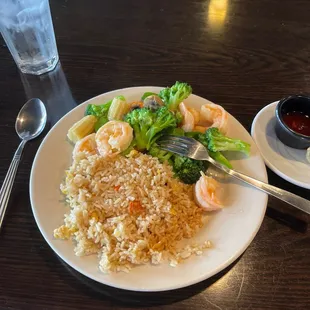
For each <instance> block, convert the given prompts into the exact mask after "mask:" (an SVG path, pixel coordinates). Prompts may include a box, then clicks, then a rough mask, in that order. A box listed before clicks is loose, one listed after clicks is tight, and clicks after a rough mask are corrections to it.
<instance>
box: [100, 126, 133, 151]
mask: <svg viewBox="0 0 310 310" xmlns="http://www.w3.org/2000/svg"><path fill="white" fill-rule="evenodd" d="M132 139H133V130H132V128H131V126H130V125H129V124H128V123H125V122H121V121H110V122H107V123H106V124H104V125H103V126H102V127H101V128H100V129H99V130H98V131H97V133H96V143H97V148H98V151H99V154H100V155H102V156H114V155H117V154H119V153H120V152H122V151H125V150H126V149H127V148H128V147H129V145H130V143H131V141H132Z"/></svg>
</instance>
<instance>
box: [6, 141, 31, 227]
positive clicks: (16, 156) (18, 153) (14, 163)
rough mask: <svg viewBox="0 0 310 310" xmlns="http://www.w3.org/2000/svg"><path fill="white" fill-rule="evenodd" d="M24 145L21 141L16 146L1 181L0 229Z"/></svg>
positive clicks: (24, 142)
mask: <svg viewBox="0 0 310 310" xmlns="http://www.w3.org/2000/svg"><path fill="white" fill-rule="evenodd" d="M25 144H26V141H25V140H23V141H22V142H21V143H20V144H19V146H18V148H17V150H16V152H15V154H14V157H13V159H12V162H11V165H10V168H9V170H8V172H7V174H6V176H5V179H4V181H3V184H2V186H1V190H0V228H1V226H2V222H3V218H4V215H5V211H6V207H7V205H8V202H9V198H10V194H11V190H12V187H13V183H14V180H15V175H16V172H17V168H18V165H19V162H20V158H21V155H22V152H23V149H24V146H25Z"/></svg>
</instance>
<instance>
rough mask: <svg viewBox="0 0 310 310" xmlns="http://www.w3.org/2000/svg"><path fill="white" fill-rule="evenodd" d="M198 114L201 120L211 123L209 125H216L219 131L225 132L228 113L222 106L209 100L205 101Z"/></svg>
mask: <svg viewBox="0 0 310 310" xmlns="http://www.w3.org/2000/svg"><path fill="white" fill-rule="evenodd" d="M200 116H201V119H202V120H203V121H207V122H209V123H211V126H209V127H217V128H218V129H219V131H220V132H222V133H223V134H226V132H227V125H228V113H227V112H226V111H225V109H224V108H223V107H221V106H220V105H218V104H214V103H211V102H210V103H207V104H205V105H203V106H202V107H201V110H200Z"/></svg>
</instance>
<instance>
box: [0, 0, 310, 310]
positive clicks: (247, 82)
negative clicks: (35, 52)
mask: <svg viewBox="0 0 310 310" xmlns="http://www.w3.org/2000/svg"><path fill="white" fill-rule="evenodd" d="M214 2H216V1H212V3H211V2H210V1H198V0H196V1H191V0H179V1H166V0H156V1H155V0H149V1H141V0H130V1H128V0H127V1H126V0H114V1H102V0H93V1H86V0H74V1H73V0H51V1H50V4H51V9H52V14H53V20H54V27H55V32H56V37H57V42H58V49H59V55H60V59H61V65H59V67H58V68H57V70H56V71H54V72H52V73H50V74H46V75H43V76H41V77H33V76H24V75H22V74H20V73H19V71H18V70H17V68H16V66H15V64H14V62H13V60H12V58H11V56H10V54H9V51H8V49H7V47H6V46H5V44H4V42H3V41H1V44H0V76H1V77H2V78H1V79H0V144H1V152H0V181H1V182H2V180H3V179H4V176H5V173H6V171H7V169H8V166H9V164H10V160H11V158H12V155H13V152H14V151H15V149H16V147H17V145H18V138H17V137H16V135H15V132H14V122H15V117H16V115H17V113H18V111H19V109H20V107H21V106H22V104H23V103H24V102H25V100H26V99H27V98H30V97H40V98H41V99H43V100H44V101H45V102H46V104H47V108H48V112H49V126H51V125H53V124H54V123H55V122H56V121H57V119H59V118H60V117H61V116H62V115H63V114H64V113H66V112H67V111H69V110H70V109H72V108H73V107H74V106H75V105H77V104H79V103H81V102H83V101H84V100H86V99H88V98H91V97H93V96H95V95H98V94H100V93H103V92H106V91H109V90H113V89H117V88H122V87H128V86H137V85H163V86H165V85H169V84H171V83H173V82H174V81H175V80H184V81H187V82H189V83H190V84H191V85H192V86H193V88H194V91H195V93H196V94H198V95H201V96H203V97H206V98H209V99H210V100H213V101H215V102H217V103H219V104H222V105H223V106H224V107H225V108H226V109H227V110H228V111H229V112H231V113H232V114H233V115H235V116H236V117H237V118H238V119H239V120H240V121H241V122H242V124H243V125H244V126H245V127H246V128H247V129H250V126H251V123H252V120H253V118H254V116H255V114H256V113H257V112H258V111H259V110H260V109H261V108H262V107H263V106H265V105H266V104H268V103H270V102H272V101H275V100H277V99H279V98H281V97H283V96H286V95H288V94H296V93H310V62H309V59H310V43H309V42H310V23H309V12H310V3H309V1H307V0H294V1H293V0H290V1H289V0H282V1H279V0H251V1H247V0H234V1H229V0H228V1H227V12H226V16H224V18H223V11H221V12H220V13H219V15H218V16H217V19H215V18H214V15H212V14H211V13H210V12H212V5H213V8H214ZM219 2H220V3H224V2H225V1H219ZM210 14H211V15H210ZM221 14H222V15H221ZM39 144H40V140H36V141H33V142H31V143H29V144H28V145H27V147H26V149H25V153H24V156H23V161H22V163H21V165H20V168H19V171H18V174H17V177H16V183H15V186H14V189H13V192H12V197H11V200H10V204H9V207H8V212H7V216H6V218H5V222H4V226H3V228H2V230H1V232H0V309H109V308H113V309H124V308H126V309H130V308H135V307H142V308H145V309H148V308H149V307H150V306H153V305H155V306H156V307H157V308H158V309H307V308H309V304H310V233H309V231H308V230H307V225H308V222H309V217H308V216H306V215H304V214H302V213H301V212H299V211H297V210H295V209H293V208H290V207H288V206H287V205H284V204H283V203H281V202H279V201H278V200H276V199H273V198H270V199H269V203H268V210H267V214H266V217H265V219H264V221H263V224H262V226H261V229H260V230H259V232H258V234H257V236H256V238H255V239H254V241H253V242H252V244H251V245H250V246H249V248H248V249H247V251H246V252H245V253H244V255H243V256H242V257H241V258H240V259H239V260H238V261H237V262H236V263H234V264H233V265H232V266H230V267H229V268H228V269H226V270H224V271H223V272H221V273H220V274H218V275H216V276H215V277H213V278H211V279H208V280H207V281H204V282H202V283H198V284H197V285H194V286H191V287H187V288H184V289H181V290H177V291H172V292H164V293H157V294H155V293H154V294H149V293H148V294H142V293H135V292H128V291H122V290H117V289H113V288H109V287H106V286H103V285H99V284H97V283H95V282H93V281H91V280H89V279H86V278H85V277H83V276H81V275H80V274H78V273H77V272H75V271H74V270H72V269H71V268H70V267H68V266H67V265H65V264H64V263H63V262H62V261H61V260H60V259H59V258H58V257H57V256H56V255H55V254H54V253H53V251H52V250H51V249H50V248H49V246H48V245H47V244H46V242H45V241H44V240H43V237H42V236H41V234H40V232H39V231H38V228H37V226H36V223H35V221H34V218H33V215H32V212H31V207H30V202H29V194H28V186H29V174H30V169H31V165H32V161H33V158H34V156H35V153H36V150H37V148H38V146H39ZM268 176H269V181H270V183H271V184H274V185H276V186H279V187H282V188H284V189H287V190H289V191H292V192H294V193H296V194H298V195H301V196H303V197H305V198H308V199H309V198H310V194H309V191H308V190H305V189H302V188H298V187H297V186H294V185H292V184H290V183H288V182H286V181H284V180H283V179H281V178H279V177H278V176H277V175H275V174H274V173H273V172H271V171H268Z"/></svg>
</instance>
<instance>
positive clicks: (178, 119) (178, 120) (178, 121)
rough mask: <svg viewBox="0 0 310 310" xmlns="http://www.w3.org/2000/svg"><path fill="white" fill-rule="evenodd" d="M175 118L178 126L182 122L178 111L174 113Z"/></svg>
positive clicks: (181, 116)
mask: <svg viewBox="0 0 310 310" xmlns="http://www.w3.org/2000/svg"><path fill="white" fill-rule="evenodd" d="M175 117H176V119H177V124H178V125H180V124H181V123H182V120H183V115H182V114H181V112H180V111H175Z"/></svg>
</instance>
